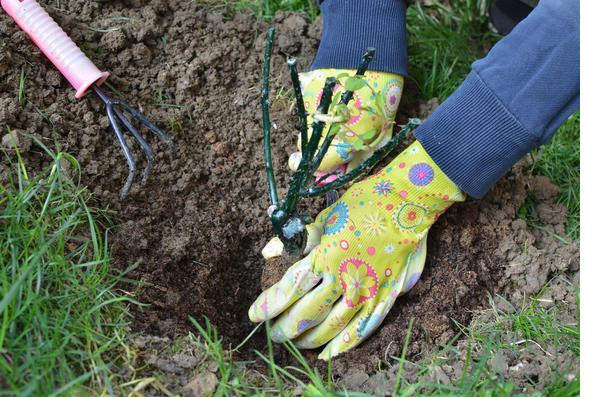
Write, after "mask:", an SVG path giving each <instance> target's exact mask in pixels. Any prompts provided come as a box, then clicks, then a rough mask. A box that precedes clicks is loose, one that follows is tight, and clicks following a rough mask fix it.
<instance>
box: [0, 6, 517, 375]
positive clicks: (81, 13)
mask: <svg viewBox="0 0 600 397" xmlns="http://www.w3.org/2000/svg"><path fill="white" fill-rule="evenodd" d="M43 3H44V5H46V6H47V9H48V10H49V12H50V13H51V14H52V15H53V16H54V17H55V18H56V19H57V21H58V22H59V23H60V24H61V25H62V26H63V28H64V29H65V30H66V31H67V32H69V33H70V34H71V36H72V37H73V39H74V40H75V41H76V42H78V43H79V44H81V45H82V48H83V49H84V51H86V52H87V53H88V54H89V55H90V57H91V58H92V59H93V60H94V61H95V62H96V63H97V65H98V66H99V67H100V68H101V69H103V70H108V71H110V72H112V77H111V78H110V80H109V81H110V83H111V84H112V86H113V87H114V88H115V89H116V90H117V91H118V92H119V93H121V94H120V95H122V98H123V99H125V100H126V101H127V102H129V103H131V104H134V105H139V107H140V108H141V109H142V111H143V113H145V114H146V115H147V116H148V117H149V118H150V119H152V120H154V121H156V122H157V123H158V124H159V125H160V126H161V127H162V128H164V129H165V130H167V131H168V132H169V134H170V135H171V136H172V137H173V139H174V140H175V142H176V143H177V146H178V152H177V154H176V155H175V157H173V158H170V157H169V156H168V155H167V154H166V153H165V152H164V149H165V148H164V147H161V146H160V145H159V144H158V143H157V142H156V140H151V142H152V146H153V148H154V149H155V152H156V153H157V154H158V156H157V163H156V167H155V169H154V174H153V176H152V177H151V179H150V181H149V183H148V184H147V185H146V186H145V187H144V188H143V189H142V188H140V187H139V185H134V188H133V190H132V192H131V195H130V196H129V197H128V198H127V199H126V200H125V201H119V200H118V194H119V191H120V189H121V186H122V184H123V183H124V181H125V178H126V175H127V167H126V163H125V160H124V158H123V156H122V154H121V152H120V149H119V147H118V144H117V141H116V139H115V137H114V136H113V135H112V133H111V132H110V130H109V129H108V128H107V127H108V122H107V118H106V117H105V116H104V115H103V111H102V109H101V108H100V103H99V102H98V101H97V100H96V99H95V98H93V97H89V98H86V99H84V100H76V99H74V97H73V94H74V93H73V90H72V89H71V88H70V87H69V86H68V84H67V83H66V81H65V80H64V79H62V78H61V77H60V75H59V74H58V72H56V71H55V70H54V68H53V67H52V65H51V64H50V63H49V62H48V61H47V60H46V59H45V58H44V56H43V55H42V54H41V53H40V52H39V51H37V50H36V49H35V48H34V46H33V45H32V44H31V43H30V42H29V40H28V39H27V37H26V36H25V35H24V34H23V33H22V32H20V31H19V30H18V29H17V28H16V25H15V24H14V23H13V21H12V20H11V19H10V18H8V17H7V16H6V15H5V14H2V13H0V35H1V36H2V37H3V38H4V39H3V40H2V43H1V44H0V125H8V126H9V127H10V128H11V129H13V130H18V133H19V134H26V133H29V134H32V135H34V136H36V137H38V138H39V139H41V140H42V141H43V142H45V143H47V144H49V145H51V146H52V145H53V144H54V143H53V142H54V141H56V142H58V145H59V146H60V149H62V150H65V151H69V152H71V153H73V154H75V155H76V156H77V158H78V159H79V161H80V162H81V165H82V173H83V175H82V180H83V183H84V184H85V185H86V186H88V187H89V189H90V190H92V191H93V192H94V193H95V195H96V197H97V199H98V201H99V203H100V205H101V206H103V207H108V208H110V209H112V210H114V211H115V212H116V218H117V219H118V221H119V222H120V225H119V227H117V228H116V229H115V230H114V231H113V233H112V241H113V256H114V264H115V266H118V267H120V268H128V267H130V266H132V265H133V264H137V267H136V268H135V270H134V271H133V272H132V273H130V277H131V278H133V279H135V280H139V281H141V282H143V284H142V285H143V286H142V287H141V288H140V289H139V294H138V295H137V297H136V298H137V299H139V300H140V301H142V302H146V303H150V304H151V306H149V307H146V308H144V309H143V310H138V311H136V318H135V328H136V330H138V331H143V332H145V333H149V334H155V335H168V336H173V335H177V334H181V333H183V332H186V331H187V330H189V329H190V327H191V324H190V323H189V321H188V316H193V317H195V318H197V319H201V318H202V316H207V317H208V318H209V319H210V320H211V322H212V323H213V324H215V325H216V326H217V327H218V329H219V331H220V332H221V334H222V335H223V336H224V337H225V340H226V341H227V342H231V343H236V342H240V341H241V340H242V339H243V338H244V337H245V336H246V335H247V334H248V333H249V332H250V331H251V330H252V329H253V327H254V325H253V324H251V323H250V322H249V320H248V317H247V309H248V306H249V305H250V304H251V302H252V301H253V300H254V298H255V297H256V296H258V294H259V293H260V291H261V287H260V278H261V272H262V269H263V267H264V261H263V260H262V258H261V256H260V249H261V248H262V246H263V245H264V244H265V243H266V242H267V241H268V239H269V238H270V237H271V227H270V224H269V222H268V219H267V216H266V208H267V206H268V204H269V203H268V198H267V189H266V180H265V176H264V171H263V170H264V167H263V157H262V147H261V139H262V133H261V121H260V120H261V116H260V101H259V95H260V86H261V81H260V78H261V77H260V76H261V73H260V70H261V65H262V50H263V48H264V33H265V32H266V30H267V27H268V26H267V24H265V23H263V22H257V21H255V20H254V18H252V16H251V15H248V14H236V15H223V14H219V13H216V12H212V11H210V10H207V9H204V8H202V6H201V5H199V4H198V2H192V1H185V2H184V1H170V2H165V1H161V0H153V1H149V2H140V1H127V2H125V1H114V2H88V1H83V0H66V1H63V2H61V9H60V10H58V9H55V8H53V7H54V6H55V4H56V3H55V2H49V1H44V2H43ZM274 24H275V26H276V28H277V32H278V36H277V40H276V43H275V50H274V58H273V72H272V76H273V80H272V86H273V87H277V88H278V87H290V84H289V77H288V73H287V67H286V65H285V58H286V56H289V55H294V56H297V57H298V58H299V64H300V65H301V66H302V67H303V68H306V67H308V65H309V62H310V60H311V59H312V58H313V56H314V53H315V51H316V48H317V45H318V39H319V37H320V27H319V24H314V25H310V24H309V23H308V22H307V21H306V19H305V18H304V17H302V16H299V15H294V14H279V15H278V16H277V17H276V18H275V21H274ZM22 68H24V71H25V76H26V78H25V85H24V87H25V97H26V99H27V100H26V101H25V102H24V103H23V104H20V103H19V101H18V92H19V79H20V73H21V69H22ZM409 97H410V95H407V98H409ZM288 98H289V95H287V94H285V93H284V92H283V91H280V92H277V91H276V88H274V89H273V92H272V102H273V111H272V118H273V122H274V124H275V125H276V128H275V129H274V132H273V135H274V136H273V140H274V142H275V145H274V147H273V151H274V158H275V168H276V171H277V175H278V185H279V186H280V187H284V186H287V178H288V172H287V166H286V159H287V156H288V154H289V153H291V152H292V151H294V140H295V139H294V136H295V120H296V118H295V117H294V116H293V114H292V113H291V110H290V106H289V105H290V102H289V99H288ZM407 100H408V101H409V102H408V103H407V102H406V100H405V104H404V106H403V110H402V111H401V112H403V113H404V115H405V116H406V115H410V116H415V115H418V113H419V109H418V106H415V104H414V98H412V99H410V98H409V99H407ZM411 101H412V102H411ZM430 105H431V104H430ZM431 107H434V106H424V107H423V106H422V107H421V108H422V109H421V111H423V109H427V108H431ZM407 109H408V110H407ZM23 149H25V151H26V153H25V155H26V157H27V159H28V163H29V164H31V165H32V166H34V167H35V166H36V164H37V165H38V166H42V165H43V163H44V161H45V160H44V158H45V157H44V155H43V154H42V153H40V152H39V151H38V150H37V149H36V147H35V145H33V146H32V145H29V146H28V148H23ZM137 155H138V157H139V158H140V159H141V158H142V157H141V156H140V153H139V152H138V153H137ZM140 162H141V161H140ZM0 166H2V167H5V166H6V163H5V162H4V163H3V165H0ZM0 172H2V170H1V169H0ZM525 179H526V178H525V177H524V176H523V167H517V168H516V169H515V171H514V173H513V174H511V175H510V176H509V177H507V178H505V179H503V181H502V182H501V183H499V184H498V185H497V187H496V188H495V189H494V191H493V192H491V193H490V194H489V195H488V196H487V198H486V199H484V200H482V201H468V202H466V203H464V204H461V205H456V206H454V207H453V208H452V209H450V211H448V212H447V214H446V215H444V216H443V217H442V219H440V221H439V222H438V223H437V224H436V225H435V226H434V227H433V229H432V231H431V233H430V234H429V241H428V251H429V255H428V260H427V265H426V270H425V272H424V273H423V276H422V279H421V281H420V282H419V283H418V284H417V286H416V287H415V288H414V289H413V290H412V291H411V292H410V293H409V294H408V295H407V296H406V297H404V298H403V299H400V302H399V303H398V304H397V305H396V306H395V307H394V309H393V310H392V312H391V313H390V314H389V316H388V319H387V320H386V321H385V323H384V324H383V326H382V327H381V329H380V330H379V331H378V332H377V334H375V335H374V336H373V337H372V338H370V339H369V340H368V341H367V342H366V343H364V344H363V345H362V346H360V347H359V348H357V349H355V350H354V351H352V352H350V353H349V354H346V355H344V356H343V357H342V358H341V359H339V360H336V366H337V367H336V368H337V370H343V368H344V367H346V366H351V365H353V364H354V363H362V364H364V365H365V368H366V370H367V371H372V370H374V369H375V368H376V366H377V364H378V362H379V361H380V360H382V359H385V358H387V357H389V356H390V355H398V354H399V353H400V349H401V346H402V342H403V340H404V336H405V332H406V329H407V325H408V322H409V320H410V318H411V317H414V318H415V319H416V322H415V328H414V332H413V336H412V340H413V343H412V344H411V347H410V352H411V353H417V352H418V351H420V349H422V348H424V347H427V346H432V345H436V344H440V343H445V342H448V341H449V340H450V339H451V338H452V337H453V336H454V335H455V334H456V332H457V328H456V326H455V325H454V323H453V321H454V320H456V321H458V322H460V323H462V324H467V323H469V321H470V320H471V317H472V312H473V311H474V310H477V309H480V308H482V307H484V306H486V305H487V300H488V293H490V292H494V291H498V290H499V289H500V288H502V286H503V284H505V283H506V282H507V279H506V278H505V277H506V276H505V274H504V268H505V266H506V261H510V260H513V259H512V258H511V257H509V256H508V254H507V255H505V256H504V257H501V258H499V257H498V255H497V254H496V252H497V251H498V250H499V249H500V250H501V251H502V250H504V251H502V252H509V251H510V249H508V251H507V250H506V249H505V248H503V247H504V246H503V245H502V244H503V243H504V241H505V239H506V238H509V239H510V236H513V231H514V228H515V222H514V221H513V220H514V219H515V217H516V213H517V210H518V208H519V207H520V206H521V205H522V204H523V202H524V200H525V196H526V186H525V185H526V183H525ZM281 193H283V192H281ZM310 205H311V207H310V208H307V211H308V212H309V213H312V214H313V215H314V214H316V213H317V212H318V210H319V209H320V208H322V205H323V201H322V200H316V201H314V202H312V203H311V204H310ZM131 288H134V287H131ZM131 292H134V291H131ZM248 346H249V348H248V352H249V353H251V352H252V348H259V349H262V348H263V347H264V335H260V334H259V335H258V336H256V337H254V338H253V340H252V342H251V343H250V344H249V345H248ZM276 356H277V357H278V358H279V359H280V360H281V361H282V362H285V361H287V360H288V358H287V355H286V353H285V351H284V349H283V348H277V349H276ZM308 357H309V358H310V359H311V360H314V359H315V357H316V353H314V352H310V353H308Z"/></svg>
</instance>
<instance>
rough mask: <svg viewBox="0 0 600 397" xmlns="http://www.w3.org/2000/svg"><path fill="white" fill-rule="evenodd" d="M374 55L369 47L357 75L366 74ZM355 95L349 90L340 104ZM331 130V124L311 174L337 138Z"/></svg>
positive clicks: (312, 165) (313, 162)
mask: <svg viewBox="0 0 600 397" xmlns="http://www.w3.org/2000/svg"><path fill="white" fill-rule="evenodd" d="M374 57H375V49H374V48H368V49H367V52H365V54H364V55H363V57H362V60H361V61H360V64H359V65H358V69H356V76H364V75H365V72H366V71H367V68H368V67H369V64H370V63H371V61H372V60H373V58H374ZM353 97H354V91H350V90H347V91H346V92H344V94H343V95H342V98H341V99H340V104H343V105H348V104H349V103H350V101H351V100H352V98H353ZM330 132H331V125H330V126H329V129H328V130H327V136H326V137H325V140H324V141H323V143H322V144H321V147H320V148H319V151H318V152H317V155H316V156H315V157H314V159H313V160H312V163H311V167H310V174H311V175H312V174H314V173H315V171H316V170H317V169H318V168H319V166H320V165H321V162H322V161H323V158H325V154H326V153H327V150H329V147H330V146H331V143H332V142H333V139H334V138H335V134H330Z"/></svg>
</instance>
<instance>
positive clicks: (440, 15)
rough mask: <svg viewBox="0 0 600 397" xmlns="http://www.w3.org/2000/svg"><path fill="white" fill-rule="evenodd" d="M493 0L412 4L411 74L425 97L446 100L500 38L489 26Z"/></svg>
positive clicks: (409, 15)
mask: <svg viewBox="0 0 600 397" xmlns="http://www.w3.org/2000/svg"><path fill="white" fill-rule="evenodd" d="M489 4H490V1H489V0H456V1H453V2H452V8H450V7H448V6H445V5H443V4H442V3H441V2H439V1H435V2H433V4H432V5H431V6H427V7H425V6H422V5H421V4H420V3H419V2H416V4H415V5H413V6H411V7H409V8H408V12H407V22H406V28H407V30H408V43H409V47H408V56H409V58H408V59H409V75H410V77H411V78H412V79H414V80H415V81H416V83H417V85H418V86H419V88H420V91H421V92H420V94H421V96H422V97H423V98H424V99H431V98H433V97H437V98H439V99H440V100H441V101H443V100H445V99H446V98H447V97H448V96H450V94H452V92H454V90H456V88H458V86H459V85H460V84H461V83H462V81H463V80H464V79H465V77H466V76H467V74H468V73H469V71H470V70H471V63H473V61H475V60H477V59H479V58H481V57H483V56H484V55H485V54H486V52H487V51H488V50H489V48H491V47H492V46H493V44H494V43H495V42H496V41H497V40H498V39H499V36H498V35H496V34H494V33H492V32H491V31H490V29H489V22H488V21H489V19H488V16H487V9H488V6H489Z"/></svg>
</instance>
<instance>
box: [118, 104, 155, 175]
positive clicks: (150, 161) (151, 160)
mask: <svg viewBox="0 0 600 397" xmlns="http://www.w3.org/2000/svg"><path fill="white" fill-rule="evenodd" d="M113 111H114V112H115V114H116V115H117V117H118V118H119V120H121V123H123V125H124V126H125V128H127V130H129V132H131V135H133V137H134V138H135V140H136V141H137V143H139V144H140V146H141V147H142V150H143V151H144V154H145V155H146V160H147V161H146V169H145V170H144V176H143V177H142V185H143V184H145V183H146V181H147V180H148V177H150V174H151V173H152V167H153V166H154V152H153V151H152V148H151V147H150V145H149V144H148V142H146V140H145V139H144V138H143V137H142V136H141V135H140V133H139V131H138V130H137V128H135V126H134V125H133V124H131V121H129V119H128V118H127V117H125V115H124V114H123V113H121V112H120V111H118V110H117V109H114V108H113Z"/></svg>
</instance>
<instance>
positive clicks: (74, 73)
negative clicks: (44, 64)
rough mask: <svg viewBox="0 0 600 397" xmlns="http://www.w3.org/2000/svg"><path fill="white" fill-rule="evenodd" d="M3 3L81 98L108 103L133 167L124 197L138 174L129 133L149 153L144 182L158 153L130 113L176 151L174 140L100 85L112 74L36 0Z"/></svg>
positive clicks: (11, 0) (127, 156)
mask: <svg viewBox="0 0 600 397" xmlns="http://www.w3.org/2000/svg"><path fill="white" fill-rule="evenodd" d="M1 4H2V8H4V10H5V11H6V12H7V13H8V15H10V16H11V17H12V18H13V19H14V20H15V22H16V23H17V25H19V27H20V28H21V29H22V30H23V31H24V32H25V33H27V34H28V35H29V37H30V38H31V40H32V41H33V42H34V43H35V45H36V46H37V47H38V48H39V49H40V50H41V51H42V52H43V53H44V54H45V55H46V57H48V59H49V60H50V61H51V62H52V63H53V64H54V66H56V68H57V69H58V70H59V71H60V72H61V73H62V75H63V76H64V77H65V78H66V79H67V80H68V81H69V83H70V84H71V85H72V86H73V87H74V88H75V90H76V92H75V98H81V97H83V96H84V95H86V94H87V93H88V92H89V91H93V92H94V93H95V94H96V95H97V97H98V98H99V99H100V101H102V103H103V104H104V107H105V109H106V112H107V115H108V120H109V123H110V125H111V127H112V129H113V131H114V133H115V135H116V136H117V139H118V141H119V145H120V146H121V148H122V150H123V153H124V154H125V158H126V159H127V164H128V166H129V175H128V176H127V181H126V183H125V185H124V186H123V188H122V190H121V198H124V197H125V196H126V195H127V194H128V192H129V190H130V189H131V186H132V184H133V181H134V179H135V177H136V173H137V170H136V164H135V159H134V156H133V154H132V152H131V149H130V148H129V145H128V144H127V141H126V140H125V133H127V132H129V133H130V134H131V135H132V136H133V138H134V139H135V141H137V142H138V144H139V145H140V146H141V147H142V150H143V151H144V153H145V155H146V159H147V165H146V169H145V171H144V174H143V178H142V184H144V183H145V182H146V180H147V179H148V177H149V176H150V173H151V171H152V166H153V164H154V152H153V151H152V148H151V147H150V145H149V144H148V142H147V141H146V140H145V139H144V138H143V137H142V135H141V134H140V132H139V131H138V130H137V128H136V127H135V126H134V124H133V122H132V120H131V119H130V118H129V117H128V116H127V115H126V113H127V114H128V115H129V116H131V118H133V119H135V120H137V121H138V122H139V123H140V124H142V125H145V126H146V127H147V128H148V129H149V130H150V131H152V132H153V133H154V134H155V135H156V136H157V137H158V138H159V139H160V140H161V141H162V142H165V143H167V144H168V145H169V147H170V148H171V150H173V149H174V143H173V141H172V140H171V138H170V137H169V136H168V135H167V134H166V133H164V132H163V131H162V130H161V129H160V128H158V127H157V126H156V125H155V124H153V123H152V122H150V121H149V120H148V119H147V118H146V117H144V116H143V115H142V114H141V113H140V112H138V111H137V110H136V109H134V108H133V107H131V106H129V105H128V104H126V103H125V102H123V101H121V100H118V99H112V98H111V97H109V96H108V95H107V94H106V92H105V91H104V90H102V89H101V88H100V86H101V85H102V84H103V83H104V82H105V81H106V79H107V78H108V76H109V73H107V72H102V71H100V70H99V69H98V68H97V67H96V66H95V65H94V64H93V63H92V61H91V60H90V59H89V58H88V57H87V56H86V55H85V54H84V53H83V51H81V50H80V49H79V48H78V47H77V45H76V44H75V43H74V42H73V41H72V40H71V39H70V38H69V36H68V35H67V34H66V33H65V32H64V31H63V30H62V29H61V28H60V26H58V24H57V23H56V22H55V21H54V20H53V19H52V17H51V16H50V15H48V13H47V12H46V11H45V10H44V9H43V8H42V7H41V6H40V5H39V4H38V3H37V2H36V1H35V0H1Z"/></svg>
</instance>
